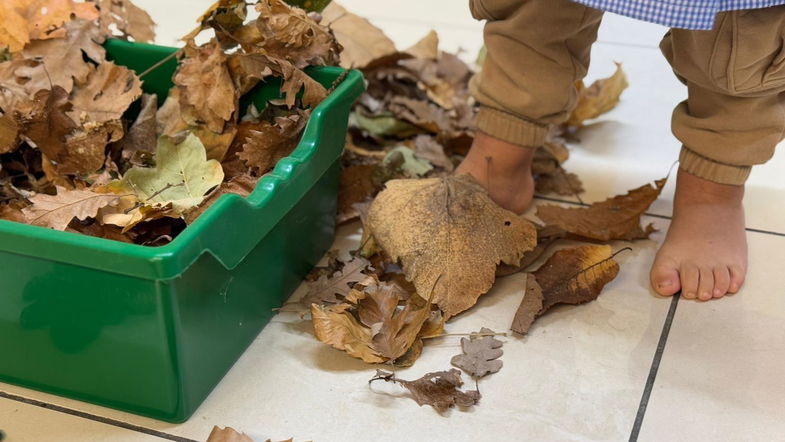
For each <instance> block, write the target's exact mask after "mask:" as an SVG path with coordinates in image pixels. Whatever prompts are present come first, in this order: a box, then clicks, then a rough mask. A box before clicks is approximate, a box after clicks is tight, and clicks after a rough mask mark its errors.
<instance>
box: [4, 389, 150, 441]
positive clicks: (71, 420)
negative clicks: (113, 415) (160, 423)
mask: <svg viewBox="0 0 785 442" xmlns="http://www.w3.org/2000/svg"><path fill="white" fill-rule="evenodd" d="M0 389H2V390H5V388H3V386H0ZM0 431H2V432H3V433H5V439H3V442H46V441H58V442H105V441H112V442H114V441H117V442H154V441H161V440H163V439H161V438H159V437H155V436H151V435H148V434H144V433H139V432H136V431H132V430H126V429H124V428H119V427H115V426H112V425H107V424H103V423H99V422H95V421H91V420H87V419H82V418H79V417H76V416H71V415H68V414H63V413H59V412H56V411H51V410H46V409H44V408H41V407H37V406H34V405H29V404H24V403H21V402H17V401H13V400H10V399H3V398H0Z"/></svg>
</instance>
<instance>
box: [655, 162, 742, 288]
mask: <svg viewBox="0 0 785 442" xmlns="http://www.w3.org/2000/svg"><path fill="white" fill-rule="evenodd" d="M743 196H744V186H729V185H725V184H716V183H713V182H711V181H707V180H704V179H702V178H698V177H696V176H694V175H690V174H689V173H687V172H684V171H682V170H679V175H678V178H677V181H676V197H675V201H674V203H673V221H672V222H671V226H670V229H668V235H667V237H666V238H665V243H664V244H663V245H662V247H661V248H660V250H659V252H657V257H656V258H655V259H654V265H653V266H652V269H651V284H652V287H653V288H654V290H655V291H656V292H657V293H659V294H660V295H662V296H671V295H674V294H676V293H677V292H678V291H679V290H681V292H682V295H683V296H684V297H685V298H690V299H695V298H698V299H700V300H702V301H708V300H709V299H712V298H721V297H722V296H724V295H725V294H727V293H736V292H737V291H738V290H739V289H740V288H741V285H742V284H743V283H744V277H745V275H746V273H747V236H746V232H745V230H744V228H745V226H744V207H743V205H742V198H743Z"/></svg>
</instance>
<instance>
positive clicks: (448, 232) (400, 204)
mask: <svg viewBox="0 0 785 442" xmlns="http://www.w3.org/2000/svg"><path fill="white" fill-rule="evenodd" d="M368 218H369V219H368V224H367V228H368V230H369V231H370V232H371V234H372V235H373V237H374V238H375V240H376V241H377V243H378V244H379V245H380V246H381V248H382V249H383V250H384V251H385V252H386V253H387V255H388V256H390V258H391V259H392V260H393V261H397V260H400V261H401V263H402V264H403V270H404V272H405V273H406V277H407V279H409V280H410V281H412V282H413V283H414V286H415V287H416V288H417V292H418V293H430V292H431V290H432V289H433V290H434V296H433V302H434V303H436V304H438V305H439V307H440V308H441V309H442V311H443V312H444V313H445V316H446V317H448V318H449V317H451V316H454V315H456V314H458V313H460V312H462V311H464V310H466V309H468V308H469V307H471V306H473V305H474V304H475V303H476V302H477V298H478V297H479V296H480V295H482V294H483V293H486V292H487V291H488V290H489V289H490V288H491V286H492V285H493V282H494V279H495V277H494V274H495V271H496V266H497V265H498V264H499V263H500V262H504V263H507V264H511V265H517V264H518V263H519V262H520V260H521V258H522V257H523V254H524V253H526V252H527V251H529V250H531V249H533V248H534V246H535V241H536V230H535V228H534V226H533V225H532V224H531V223H530V222H528V221H526V220H524V219H522V218H520V217H518V216H517V215H515V214H514V213H512V212H509V211H507V210H504V209H502V208H501V207H499V206H498V205H496V204H495V203H494V202H493V201H491V199H490V197H489V196H488V193H487V192H486V191H485V189H483V188H482V186H480V185H479V184H477V182H476V181H474V179H473V178H471V177H470V176H469V175H461V176H457V177H456V176H449V177H445V178H432V179H421V180H393V181H390V182H388V183H387V189H386V190H384V191H383V192H382V193H380V194H379V195H378V196H377V197H376V200H375V201H374V203H373V205H372V206H371V210H370V213H369V217H368ZM437 281H438V282H437Z"/></svg>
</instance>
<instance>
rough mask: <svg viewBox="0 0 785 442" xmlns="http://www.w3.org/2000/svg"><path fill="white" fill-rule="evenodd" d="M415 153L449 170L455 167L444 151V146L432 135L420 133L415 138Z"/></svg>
mask: <svg viewBox="0 0 785 442" xmlns="http://www.w3.org/2000/svg"><path fill="white" fill-rule="evenodd" d="M413 143H414V155H415V156H417V157H419V158H422V159H424V160H427V161H429V162H431V163H432V164H433V165H434V166H438V167H441V168H442V169H444V170H446V171H447V172H452V171H453V169H454V168H455V165H454V164H453V162H452V161H451V160H450V159H449V158H448V157H447V155H446V154H445V153H444V146H442V145H441V144H439V142H438V141H436V139H435V138H434V137H432V136H430V135H418V136H416V137H415V138H414V141H413Z"/></svg>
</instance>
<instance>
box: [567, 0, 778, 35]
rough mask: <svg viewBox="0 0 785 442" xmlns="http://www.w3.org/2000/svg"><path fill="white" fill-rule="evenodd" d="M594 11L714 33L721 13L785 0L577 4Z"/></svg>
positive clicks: (595, 1) (580, 0) (620, 0)
mask: <svg viewBox="0 0 785 442" xmlns="http://www.w3.org/2000/svg"><path fill="white" fill-rule="evenodd" d="M574 1H576V2H578V3H583V4H584V5H586V6H589V7H591V8H595V9H601V10H603V11H607V12H613V13H616V14H621V15H626V16H627V17H632V18H636V19H638V20H645V21H649V22H652V23H657V24H661V25H665V26H668V27H671V28H683V29H711V28H712V26H713V25H714V16H715V15H717V13H718V12H722V11H734V10H738V9H759V8H768V7H770V6H776V5H782V4H785V0H574Z"/></svg>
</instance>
